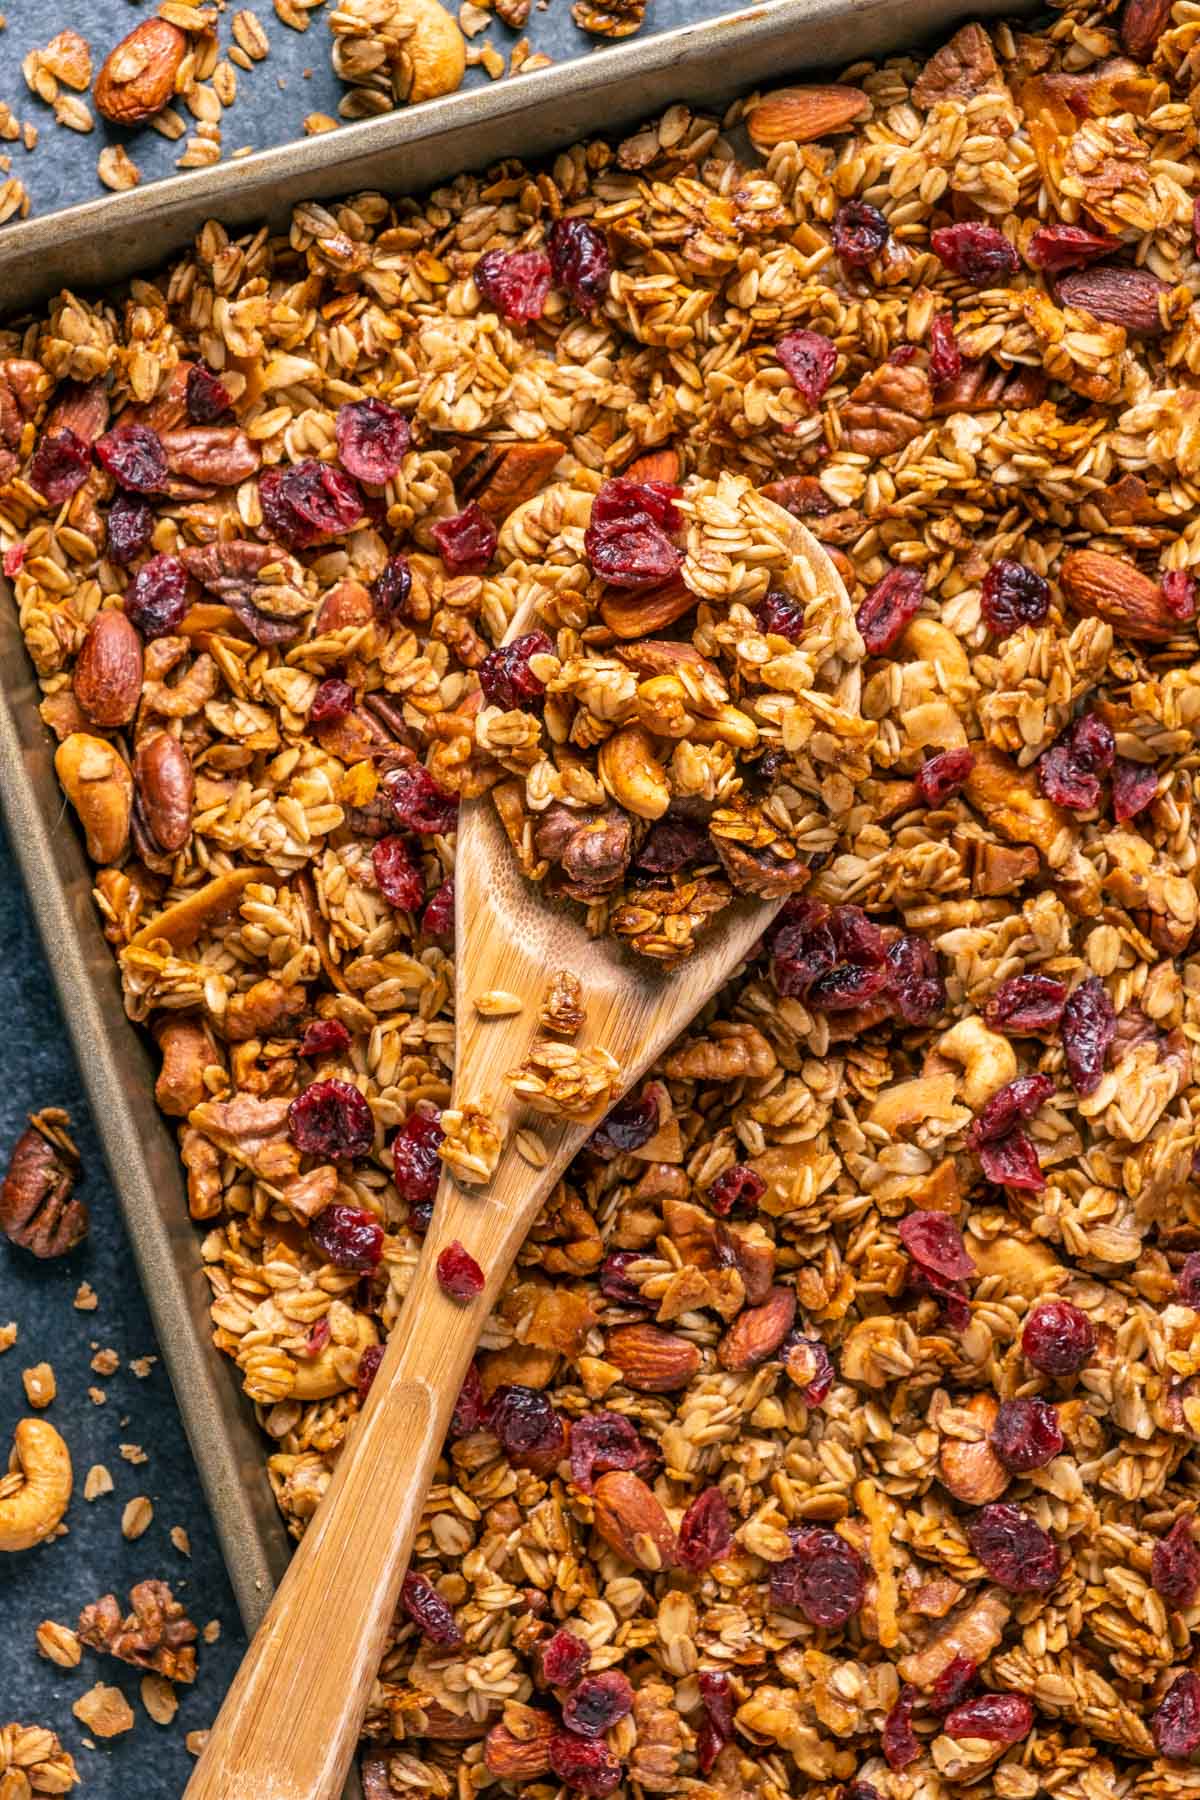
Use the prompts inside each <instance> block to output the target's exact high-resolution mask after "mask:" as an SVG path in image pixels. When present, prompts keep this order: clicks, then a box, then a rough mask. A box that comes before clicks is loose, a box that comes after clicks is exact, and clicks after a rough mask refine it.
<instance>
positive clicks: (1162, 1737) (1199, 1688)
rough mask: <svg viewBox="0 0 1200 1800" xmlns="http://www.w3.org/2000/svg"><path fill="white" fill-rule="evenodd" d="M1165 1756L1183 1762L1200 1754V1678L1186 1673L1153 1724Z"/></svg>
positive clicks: (1167, 1695) (1173, 1686) (1164, 1700)
mask: <svg viewBox="0 0 1200 1800" xmlns="http://www.w3.org/2000/svg"><path fill="white" fill-rule="evenodd" d="M1150 1729H1151V1731H1152V1732H1153V1734H1154V1742H1155V1746H1156V1748H1157V1749H1158V1752H1159V1754H1160V1755H1161V1756H1169V1757H1171V1758H1172V1759H1176V1760H1178V1759H1181V1758H1183V1757H1185V1756H1192V1755H1193V1754H1194V1753H1195V1752H1196V1751H1197V1750H1200V1675H1197V1674H1195V1673H1194V1671H1193V1670H1191V1669H1184V1671H1183V1673H1182V1674H1181V1675H1177V1676H1176V1677H1175V1679H1174V1681H1173V1682H1172V1683H1171V1685H1170V1687H1169V1688H1168V1689H1167V1691H1166V1693H1165V1694H1164V1695H1163V1698H1162V1701H1161V1703H1160V1705H1159V1707H1158V1710H1157V1711H1156V1712H1155V1713H1154V1715H1153V1717H1152V1718H1151V1720H1150Z"/></svg>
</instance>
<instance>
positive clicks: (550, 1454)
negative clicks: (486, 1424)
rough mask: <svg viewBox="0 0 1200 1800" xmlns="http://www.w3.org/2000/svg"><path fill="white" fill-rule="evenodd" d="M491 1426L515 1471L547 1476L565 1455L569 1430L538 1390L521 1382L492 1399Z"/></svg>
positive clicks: (499, 1388) (503, 1390)
mask: <svg viewBox="0 0 1200 1800" xmlns="http://www.w3.org/2000/svg"><path fill="white" fill-rule="evenodd" d="M491 1424H492V1430H493V1431H494V1432H495V1434H496V1436H497V1437H498V1438H499V1440H500V1448H501V1449H502V1450H503V1452H504V1454H505V1456H506V1457H507V1458H508V1460H509V1462H510V1463H512V1465H513V1467H514V1468H517V1469H532V1470H533V1472H534V1474H535V1475H548V1474H549V1473H550V1471H551V1469H553V1468H554V1466H555V1464H556V1463H559V1462H561V1461H562V1459H563V1457H564V1456H565V1455H566V1452H567V1428H566V1426H565V1425H564V1423H563V1421H562V1419H560V1418H559V1416H558V1414H557V1413H556V1412H555V1410H554V1408H553V1406H551V1404H550V1401H549V1398H548V1397H547V1396H546V1395H545V1394H543V1393H540V1392H539V1391H538V1389H537V1388H531V1387H524V1386H523V1385H522V1384H521V1383H520V1382H512V1383H509V1384H507V1385H505V1386H504V1387H498V1388H497V1389H496V1391H495V1393H494V1394H493V1395H492V1419H491ZM576 1429H577V1428H576Z"/></svg>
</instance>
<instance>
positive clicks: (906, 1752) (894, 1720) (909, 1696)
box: [881, 1683, 921, 1769]
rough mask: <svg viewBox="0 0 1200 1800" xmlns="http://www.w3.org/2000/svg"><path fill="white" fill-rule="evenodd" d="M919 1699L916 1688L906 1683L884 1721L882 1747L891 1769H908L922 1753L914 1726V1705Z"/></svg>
mask: <svg viewBox="0 0 1200 1800" xmlns="http://www.w3.org/2000/svg"><path fill="white" fill-rule="evenodd" d="M917 1699H918V1695H917V1690H916V1688H915V1687H909V1685H908V1684H907V1683H905V1685H904V1686H903V1687H902V1688H901V1689H900V1695H899V1698H898V1699H897V1701H896V1704H895V1706H893V1708H892V1710H891V1712H890V1713H889V1714H888V1716H887V1718H886V1719H885V1720H884V1721H883V1737H882V1742H881V1747H882V1749H883V1754H884V1757H885V1759H886V1761H887V1766H888V1768H889V1769H906V1768H907V1767H908V1765H909V1763H911V1762H916V1760H917V1758H918V1756H920V1754H921V1746H920V1744H919V1743H918V1742H917V1734H916V1732H915V1731H914V1730H913V1727H912V1716H913V1707H914V1706H915V1705H916V1703H917Z"/></svg>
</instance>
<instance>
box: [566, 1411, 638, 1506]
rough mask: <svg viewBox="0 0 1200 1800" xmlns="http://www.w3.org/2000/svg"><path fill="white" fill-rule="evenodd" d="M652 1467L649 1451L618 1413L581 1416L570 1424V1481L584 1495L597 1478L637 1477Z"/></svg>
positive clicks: (631, 1426) (632, 1427) (596, 1413)
mask: <svg viewBox="0 0 1200 1800" xmlns="http://www.w3.org/2000/svg"><path fill="white" fill-rule="evenodd" d="M653 1466H654V1451H653V1449H652V1448H651V1446H650V1445H649V1444H648V1443H647V1442H646V1440H645V1438H643V1437H639V1435H638V1433H637V1431H636V1430H635V1429H634V1426H633V1425H632V1424H631V1423H630V1421H629V1420H628V1419H626V1418H624V1417H623V1416H622V1415H621V1414H620V1413H615V1412H590V1413H584V1414H583V1416H582V1418H579V1419H576V1420H574V1422H573V1423H572V1425H571V1480H572V1481H573V1482H574V1483H575V1485H576V1487H579V1488H582V1489H583V1491H584V1493H585V1494H590V1493H591V1492H592V1489H593V1487H594V1486H595V1481H596V1477H597V1476H598V1475H611V1474H614V1473H616V1472H618V1471H632V1473H633V1474H635V1475H641V1474H644V1473H645V1472H646V1471H647V1470H649V1469H651V1468H653Z"/></svg>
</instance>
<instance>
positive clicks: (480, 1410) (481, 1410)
mask: <svg viewBox="0 0 1200 1800" xmlns="http://www.w3.org/2000/svg"><path fill="white" fill-rule="evenodd" d="M491 1417H492V1409H491V1407H490V1406H489V1405H488V1402H487V1400H486V1399H485V1397H484V1392H483V1378H482V1376H481V1375H480V1373H479V1365H478V1364H477V1363H471V1364H470V1366H469V1367H468V1369H467V1372H466V1374H465V1375H464V1376H463V1384H462V1386H461V1387H460V1388H459V1390H458V1399H457V1400H456V1401H455V1402H454V1411H453V1412H452V1413H451V1414H450V1436H451V1437H452V1438H463V1437H470V1436H472V1434H473V1433H474V1432H476V1431H482V1430H483V1428H484V1427H485V1426H486V1425H488V1424H490V1423H491Z"/></svg>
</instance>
